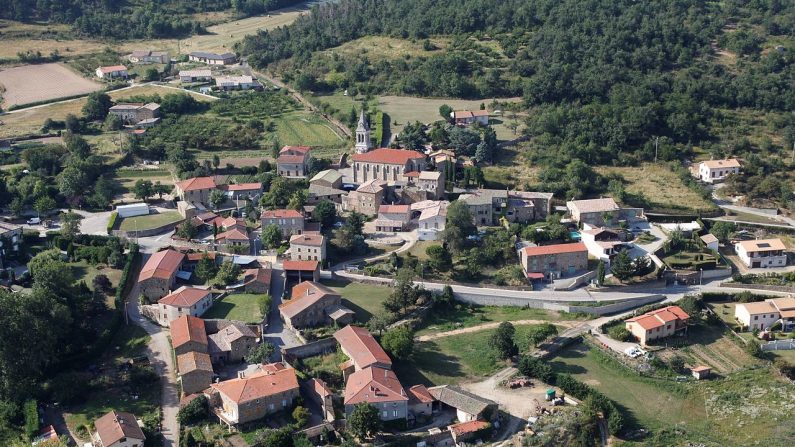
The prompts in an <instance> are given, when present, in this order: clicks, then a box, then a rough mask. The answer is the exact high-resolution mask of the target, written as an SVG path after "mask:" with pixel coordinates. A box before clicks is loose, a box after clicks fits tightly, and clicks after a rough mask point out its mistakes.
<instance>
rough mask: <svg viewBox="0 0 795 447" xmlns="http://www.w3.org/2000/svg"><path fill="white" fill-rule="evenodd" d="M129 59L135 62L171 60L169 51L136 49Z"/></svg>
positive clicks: (157, 62) (167, 61)
mask: <svg viewBox="0 0 795 447" xmlns="http://www.w3.org/2000/svg"><path fill="white" fill-rule="evenodd" d="M127 60H129V61H130V62H132V63H133V64H167V63H169V62H171V57H169V55H168V51H152V50H134V51H133V52H132V53H131V54H130V55H129V56H127Z"/></svg>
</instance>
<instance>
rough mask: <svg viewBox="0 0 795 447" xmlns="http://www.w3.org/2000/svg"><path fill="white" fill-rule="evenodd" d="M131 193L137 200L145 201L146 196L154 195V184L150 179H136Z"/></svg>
mask: <svg viewBox="0 0 795 447" xmlns="http://www.w3.org/2000/svg"><path fill="white" fill-rule="evenodd" d="M133 194H134V195H135V198H136V199H138V200H144V201H146V198H147V197H149V196H152V195H154V184H152V181H151V180H144V179H138V180H136V181H135V185H133Z"/></svg>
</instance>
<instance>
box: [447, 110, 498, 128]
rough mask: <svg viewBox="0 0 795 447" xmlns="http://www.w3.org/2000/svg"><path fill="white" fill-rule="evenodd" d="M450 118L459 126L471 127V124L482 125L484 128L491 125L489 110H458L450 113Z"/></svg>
mask: <svg viewBox="0 0 795 447" xmlns="http://www.w3.org/2000/svg"><path fill="white" fill-rule="evenodd" d="M450 118H452V119H453V122H454V123H455V124H456V125H457V126H469V125H470V124H474V123H480V124H482V125H484V126H488V125H489V111H488V110H456V111H454V112H450Z"/></svg>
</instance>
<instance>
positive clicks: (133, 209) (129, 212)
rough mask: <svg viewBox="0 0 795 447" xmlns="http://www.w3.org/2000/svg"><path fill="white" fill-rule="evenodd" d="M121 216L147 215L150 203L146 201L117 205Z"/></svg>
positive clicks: (117, 210)
mask: <svg viewBox="0 0 795 447" xmlns="http://www.w3.org/2000/svg"><path fill="white" fill-rule="evenodd" d="M116 212H117V213H118V215H119V217H134V216H146V215H147V214H149V205H147V204H145V203H132V204H130V205H121V206H117V207H116Z"/></svg>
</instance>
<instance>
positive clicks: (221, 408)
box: [207, 363, 299, 426]
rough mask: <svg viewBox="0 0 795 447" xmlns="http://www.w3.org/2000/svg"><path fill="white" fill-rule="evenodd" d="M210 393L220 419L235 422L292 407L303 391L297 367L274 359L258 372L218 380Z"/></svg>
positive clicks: (210, 398) (223, 421) (214, 409)
mask: <svg viewBox="0 0 795 447" xmlns="http://www.w3.org/2000/svg"><path fill="white" fill-rule="evenodd" d="M207 394H208V398H209V403H210V407H211V408H212V410H213V412H214V413H215V414H216V415H217V416H218V419H219V420H220V421H221V422H222V423H224V424H227V425H229V426H234V425H237V424H244V423H246V422H251V421H255V420H258V419H262V418H263V417H265V416H267V415H269V414H272V413H276V412H277V411H282V410H285V409H289V408H290V407H292V405H293V401H294V400H295V399H296V398H297V397H298V395H299V393H298V378H297V377H296V375H295V370H294V369H293V368H290V367H288V366H286V365H284V364H282V363H272V364H268V365H262V366H261V367H260V370H258V371H257V372H255V373H252V374H249V375H243V377H239V378H237V379H232V380H226V381H223V382H219V383H214V384H212V386H211V388H210V390H209V392H208V393H207Z"/></svg>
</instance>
